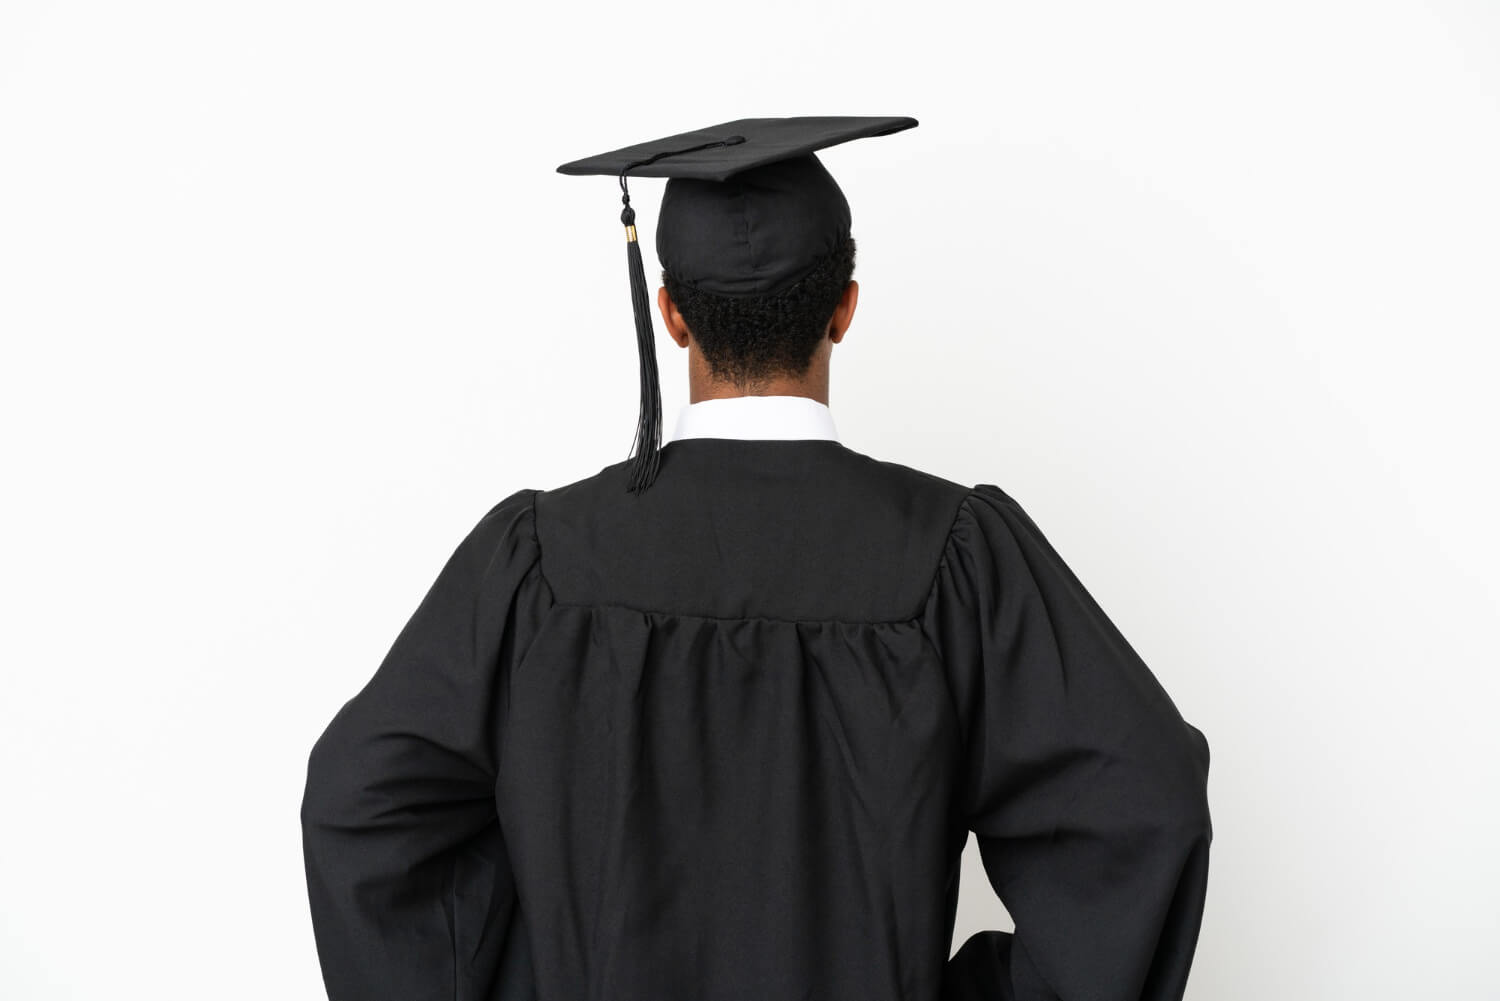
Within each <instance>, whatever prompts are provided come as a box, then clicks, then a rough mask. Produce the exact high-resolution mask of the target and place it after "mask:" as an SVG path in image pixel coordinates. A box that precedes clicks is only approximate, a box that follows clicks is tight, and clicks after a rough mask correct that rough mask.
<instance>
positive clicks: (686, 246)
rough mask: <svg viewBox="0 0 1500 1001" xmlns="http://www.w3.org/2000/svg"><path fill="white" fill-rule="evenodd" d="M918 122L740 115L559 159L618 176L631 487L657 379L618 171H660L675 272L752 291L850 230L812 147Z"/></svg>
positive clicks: (566, 170) (809, 263) (650, 457)
mask: <svg viewBox="0 0 1500 1001" xmlns="http://www.w3.org/2000/svg"><path fill="white" fill-rule="evenodd" d="M916 124H917V120H916V119H915V118H875V117H853V118H847V117H846V118H742V119H740V120H739V121H734V122H725V123H724V124H722V125H715V126H712V127H710V128H706V129H699V130H698V131H696V132H683V133H681V134H679V135H675V136H667V137H666V138H663V139H657V140H654V141H652V142H647V143H639V144H637V145H635V146H626V147H624V148H623V149H617V150H615V151H613V152H611V153H601V154H600V155H598V156H591V157H586V158H584V159H582V160H574V161H573V162H571V163H565V164H563V165H562V166H561V167H558V168H557V170H558V172H559V173H562V174H606V175H609V176H611V177H617V178H619V182H620V196H621V201H623V202H624V203H625V209H624V211H623V212H621V213H620V221H621V222H623V223H624V224H625V241H626V243H625V249H626V258H627V263H628V265H629V268H630V293H631V304H632V306H633V307H634V310H635V331H636V343H637V347H638V348H639V349H640V356H641V413H640V419H639V420H638V421H637V424H636V440H635V448H634V450H633V454H634V462H633V464H632V468H631V475H630V483H629V489H630V490H642V489H645V488H646V487H648V486H650V485H651V481H652V480H653V479H655V477H656V469H657V461H658V457H657V451H658V449H659V448H660V445H661V387H660V384H659V381H658V377H657V369H656V341H655V334H654V331H653V329H652V325H651V307H650V301H649V298H648V295H647V291H646V274H645V269H644V266H643V265H642V263H641V251H640V244H639V242H638V241H637V239H636V228H635V210H634V209H632V208H631V207H630V189H629V187H628V186H627V184H626V175H632V176H635V177H666V178H669V180H668V182H667V187H666V191H665V192H663V194H662V202H661V214H660V216H659V217H658V220H657V231H656V252H657V256H658V257H659V258H660V259H661V262H662V266H663V267H664V268H666V269H667V271H668V272H670V273H671V275H672V276H673V277H674V278H676V279H677V280H679V281H682V282H683V283H685V284H687V285H691V286H693V287H695V288H699V289H702V290H704V291H706V292H712V293H715V294H718V295H759V294H764V293H768V292H775V291H778V290H780V289H783V288H786V287H787V286H789V285H792V284H794V283H795V282H796V281H797V280H798V279H800V278H801V277H803V276H804V275H805V274H807V272H808V271H809V270H810V269H811V268H812V267H813V266H814V265H816V264H817V263H818V261H819V260H820V259H822V258H823V257H824V256H826V255H827V254H829V253H831V252H832V251H834V250H835V249H837V247H838V246H839V245H840V244H841V243H842V242H843V240H844V239H845V238H847V237H848V235H849V225H850V214H849V204H848V202H847V201H845V199H844V195H843V192H842V191H840V190H839V186H838V184H837V183H835V182H834V180H833V177H832V176H831V175H830V174H829V173H828V171H827V170H825V169H824V168H823V165H822V164H821V163H820V162H819V161H818V158H817V157H816V156H814V155H813V154H814V153H815V151H817V150H820V149H826V148H827V147H829V146H837V145H838V144H839V143H844V142H848V141H850V140H851V139H863V138H866V137H868V136H883V135H889V134H890V133H892V132H900V131H901V130H903V129H909V128H911V127H913V126H914V125H916Z"/></svg>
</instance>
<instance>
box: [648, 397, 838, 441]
mask: <svg viewBox="0 0 1500 1001" xmlns="http://www.w3.org/2000/svg"><path fill="white" fill-rule="evenodd" d="M680 438H774V439H789V438H823V439H827V440H829V441H838V440H839V435H838V430H837V429H836V428H835V427H834V425H833V413H832V411H830V410H829V409H828V405H827V404H826V403H819V402H818V401H817V400H814V399H813V398H812V397H809V396H726V397H722V398H720V399H715V400H699V401H698V402H697V403H688V404H684V405H683V407H682V409H681V410H679V411H678V413H677V426H676V428H675V429H674V430H673V432H672V437H671V438H670V439H668V440H669V441H677V440H678V439H680Z"/></svg>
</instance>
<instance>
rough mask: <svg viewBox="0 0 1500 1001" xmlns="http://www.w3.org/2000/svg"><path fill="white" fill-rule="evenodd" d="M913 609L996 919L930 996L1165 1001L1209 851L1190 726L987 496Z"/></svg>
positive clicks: (1178, 979)
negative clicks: (932, 664)
mask: <svg viewBox="0 0 1500 1001" xmlns="http://www.w3.org/2000/svg"><path fill="white" fill-rule="evenodd" d="M926 614H927V615H928V616H929V619H930V621H929V623H928V627H929V628H930V629H931V630H932V631H933V632H934V633H936V634H937V635H938V636H939V640H938V644H939V646H940V649H941V652H942V656H943V663H944V666H945V670H946V671H947V672H948V679H949V684H950V686H951V688H952V691H953V694H954V699H955V702H956V704H957V706H958V712H959V718H960V720H961V729H962V734H963V746H964V748H965V750H964V754H965V760H964V767H963V771H962V779H961V781H960V785H959V787H958V792H957V795H958V797H959V802H958V804H957V809H958V811H959V812H960V813H961V815H962V817H963V819H964V822H965V824H966V826H967V827H968V829H969V830H971V831H973V832H974V835H975V838H976V840H977V843H978V848H979V851H980V856H981V858H982V860H983V864H984V870H985V873H986V875H987V876H988V878H989V881H990V884H991V886H993V888H994V890H995V892H996V894H997V895H998V896H999V897H1000V899H1001V901H1002V902H1003V903H1004V904H1005V906H1006V909H1007V910H1008V911H1009V912H1010V914H1011V916H1012V918H1014V920H1015V931H1014V932H1013V933H1012V932H1002V931H984V932H978V933H976V934H974V935H973V936H971V937H970V938H969V939H968V940H966V941H965V942H964V944H963V945H962V947H961V948H960V949H959V950H958V951H957V953H955V954H954V956H953V958H952V959H951V960H949V962H948V966H947V969H946V971H945V977H944V998H945V1001H1002V999H1003V1001H1178V999H1180V998H1181V997H1182V996H1183V993H1184V991H1185V989H1186V986H1187V978H1188V969H1189V967H1190V966H1191V964H1192V959H1193V954H1194V951H1195V950H1196V947H1197V940H1198V931H1199V927H1200V923H1201V919H1202V914H1203V906H1204V899H1205V894H1206V892H1207V884H1208V856H1209V843H1210V841H1211V839H1212V837H1213V828H1212V825H1211V823H1210V819H1209V808H1208V796H1207V786H1208V763H1209V749H1208V741H1207V739H1206V738H1205V737H1204V735H1203V733H1202V731H1200V730H1198V729H1197V728H1196V727H1194V726H1192V725H1191V724H1190V723H1188V722H1187V721H1186V720H1184V719H1183V717H1182V716H1181V715H1180V714H1179V712H1178V710H1177V708H1176V706H1175V705H1174V704H1173V702H1172V700H1171V699H1170V698H1169V697H1168V695H1167V693H1166V691H1165V690H1164V689H1163V688H1162V686H1161V684H1160V683H1159V682H1158V680H1157V679H1156V677H1155V676H1154V675H1153V674H1152V673H1151V671H1150V670H1149V669H1148V668H1147V666H1146V665H1145V663H1143V662H1142V660H1141V658H1140V657H1139V656H1138V655H1137V654H1136V652H1135V651H1134V650H1133V649H1132V648H1131V646H1130V644H1129V643H1127V642H1126V640H1125V638H1124V637H1123V636H1122V635H1121V634H1120V631H1119V630H1118V629H1117V628H1116V627H1115V626H1114V624H1113V623H1112V622H1111V621H1110V620H1109V618H1108V617H1106V615H1105V613H1104V612H1103V611H1102V610H1101V608H1100V607H1099V605H1098V604H1097V603H1096V602H1095V601H1094V600H1093V598H1092V597H1091V596H1090V595H1089V593H1088V591H1086V590H1085V589H1084V587H1083V585H1082V583H1080V582H1079V580H1078V578H1077V577H1076V576H1074V574H1073V572H1072V571H1071V570H1070V569H1069V568H1068V566H1067V565H1066V564H1065V563H1064V562H1063V561H1062V559H1061V557H1060V556H1059V555H1058V554H1057V552H1056V550H1054V549H1053V547H1052V546H1051V545H1050V544H1049V543H1048V541H1047V540H1046V538H1045V537H1044V536H1043V535H1042V533H1041V531H1040V530H1039V529H1038V528H1037V526H1036V525H1035V524H1034V523H1033V522H1032V520H1031V518H1030V517H1029V516H1028V515H1027V514H1026V512H1025V511H1023V510H1022V509H1021V507H1020V505H1019V504H1017V503H1016V501H1015V500H1013V499H1012V498H1011V497H1010V496H1009V495H1007V494H1006V493H1005V492H1004V491H1002V490H1001V489H1000V488H999V487H996V486H993V485H991V484H980V485H979V486H977V487H975V488H974V489H973V490H972V491H970V493H969V495H968V496H967V497H966V498H965V499H964V501H963V502H962V504H961V505H960V507H959V509H958V512H957V515H956V516H955V519H954V524H953V527H952V530H951V533H950V537H949V540H948V543H947V547H946V550H945V552H944V556H943V559H942V561H941V562H940V565H939V569H938V575H937V578H936V580H935V581H934V590H933V597H932V599H931V600H930V602H929V605H928V611H927V613H926Z"/></svg>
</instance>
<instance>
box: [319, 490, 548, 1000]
mask: <svg viewBox="0 0 1500 1001" xmlns="http://www.w3.org/2000/svg"><path fill="white" fill-rule="evenodd" d="M534 495H535V491H531V490H522V491H518V492H517V493H515V494H512V495H511V496H509V497H507V498H506V499H505V500H503V501H501V502H500V503H499V504H497V505H495V507H494V508H492V509H491V510H490V511H489V512H488V513H487V514H486V515H485V516H484V517H483V518H482V519H481V520H480V522H479V523H478V524H477V525H476V526H475V527H474V528H473V529H472V530H471V531H470V532H469V534H468V535H467V537H465V538H464V539H463V541H462V542H461V543H460V544H459V545H458V547H457V549H456V550H455V551H454V552H453V554H452V555H451V556H450V557H449V559H448V561H447V563H446V565H444V566H443V568H442V570H441V572H440V573H439V574H438V577H437V580H436V581H435V582H434V583H433V584H432V586H431V588H430V589H429V590H428V592H427V594H426V596H425V597H424V598H423V599H422V601H421V603H420V605H419V606H418V607H417V609H416V611H415V612H414V613H413V614H412V616H411V618H410V619H409V620H408V621H407V623H406V625H405V627H404V628H403V629H402V630H401V631H400V633H399V634H398V635H397V637H396V639H395V642H394V644H393V645H392V646H391V648H390V651H389V652H388V653H387V654H386V656H385V658H384V659H383V660H382V661H381V663H380V664H379V666H378V667H377V669H376V670H375V672H374V675H373V676H372V677H371V678H370V679H369V680H368V681H367V682H366V683H365V685H364V687H363V688H362V689H360V691H359V692H358V693H357V694H355V695H354V696H353V697H352V698H351V699H349V700H348V701H347V702H345V703H344V705H343V706H342V707H341V708H340V709H339V710H338V712H337V713H336V715H334V717H333V719H332V721H331V722H330V723H329V724H328V726H327V727H326V729H324V731H323V733H322V735H321V736H319V737H318V739H317V741H316V743H315V744H314V745H313V747H312V751H311V754H310V755H309V758H308V762H307V779H306V786H305V788H304V792H303V797H302V808H301V821H302V845H303V858H304V862H305V865H306V875H307V890H308V896H309V899H310V903H311V910H312V924H313V931H314V937H315V940H316V944H317V951H318V959H319V963H320V964H321V966H322V972H323V980H324V985H325V987H326V988H327V993H328V996H329V998H330V999H332V1001H382V999H390V1001H396V999H398V998H399V999H401V1001H424V999H432V1001H436V999H439V998H442V999H444V1001H453V999H455V998H464V997H481V996H485V997H487V996H489V995H488V994H487V993H485V991H486V990H487V987H486V985H487V984H488V983H489V981H490V980H491V978H493V977H494V976H495V975H496V967H497V965H498V964H499V963H500V961H501V956H500V947H501V944H502V942H503V940H504V939H505V938H506V936H507V935H508V934H510V930H509V925H510V922H511V920H512V917H513V915H512V911H513V910H514V909H515V906H516V901H515V889H514V881H513V879H512V877H511V873H510V869H509V866H508V863H507V861H506V859H505V857H504V846H503V842H502V841H501V840H500V835H499V830H500V828H499V824H498V821H497V815H496V804H495V779H496V774H497V766H498V760H497V759H498V748H499V747H500V745H501V740H500V737H501V734H500V732H499V731H500V728H501V726H502V724H503V721H504V718H505V708H506V707H505V693H506V685H505V684H504V681H505V678H506V675H507V671H508V670H509V668H510V666H511V664H512V662H513V661H514V660H516V659H517V658H518V657H519V656H521V655H522V654H523V653H524V651H525V649H526V646H527V645H528V643H529V642H530V639H531V634H532V630H533V628H534V624H535V623H536V622H537V621H539V619H540V618H541V612H542V611H543V609H544V605H545V604H546V602H547V600H548V599H547V597H546V595H545V593H544V588H545V585H544V584H543V583H542V582H541V581H540V580H539V566H538V559H539V552H538V546H537V543H536V535H535V532H534V525H533V518H534V512H533V507H532V504H533V500H534Z"/></svg>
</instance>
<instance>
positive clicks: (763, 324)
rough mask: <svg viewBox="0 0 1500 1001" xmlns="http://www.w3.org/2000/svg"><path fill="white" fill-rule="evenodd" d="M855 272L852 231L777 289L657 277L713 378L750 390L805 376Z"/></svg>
mask: <svg viewBox="0 0 1500 1001" xmlns="http://www.w3.org/2000/svg"><path fill="white" fill-rule="evenodd" d="M853 277H854V238H853V237H852V236H851V237H847V238H846V239H845V240H844V242H843V243H842V244H841V245H840V246H838V247H836V248H835V249H834V250H833V252H832V253H830V254H827V255H826V256H824V257H823V258H822V259H820V260H819V261H818V263H817V264H816V265H815V266H814V267H813V269H812V270H811V271H809V272H808V273H807V274H806V275H804V276H802V277H801V278H799V279H798V280H797V281H796V283H795V284H792V285H790V286H788V287H787V288H784V289H782V290H780V291H779V292H771V293H767V294H765V295H748V296H730V295H717V294H714V293H710V292H703V291H700V290H698V289H695V288H693V287H692V286H690V285H686V284H684V283H682V282H680V281H678V280H677V279H675V278H673V277H672V275H671V274H670V273H669V272H666V271H663V272H662V275H661V281H662V284H663V285H665V286H666V289H667V295H669V296H671V297H672V302H673V303H674V304H675V305H676V306H677V311H678V312H679V313H681V314H682V319H683V320H684V321H685V322H686V323H687V326H688V329H689V330H690V331H692V334H693V339H694V340H695V341H697V342H698V347H699V349H700V350H701V351H702V352H703V357H704V359H705V360H707V362H708V366H709V371H710V372H711V374H712V375H713V376H714V378H716V379H723V380H725V381H727V382H730V383H732V384H734V385H735V386H738V387H740V388H752V387H753V386H754V384H756V383H758V382H763V381H765V380H767V379H770V378H773V377H776V376H784V375H791V376H800V375H803V374H804V373H806V371H807V367H808V366H809V365H810V364H811V363H812V356H813V352H814V351H815V350H816V349H817V346H818V343H819V342H820V341H821V340H822V339H823V334H824V332H825V331H826V330H827V328H828V321H829V320H830V319H831V318H832V317H833V311H834V308H835V307H836V306H837V305H838V303H839V298H840V297H841V296H842V295H843V294H844V289H846V288H847V287H848V285H849V281H850V279H851V278H853Z"/></svg>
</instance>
